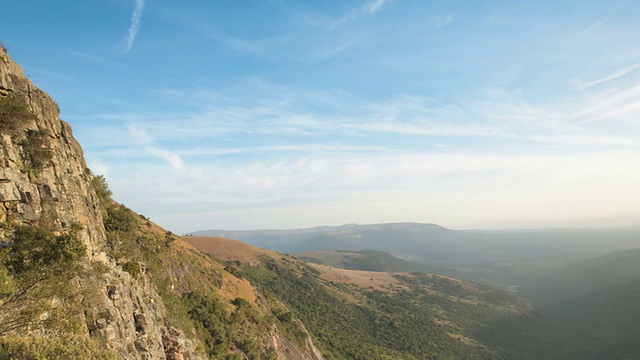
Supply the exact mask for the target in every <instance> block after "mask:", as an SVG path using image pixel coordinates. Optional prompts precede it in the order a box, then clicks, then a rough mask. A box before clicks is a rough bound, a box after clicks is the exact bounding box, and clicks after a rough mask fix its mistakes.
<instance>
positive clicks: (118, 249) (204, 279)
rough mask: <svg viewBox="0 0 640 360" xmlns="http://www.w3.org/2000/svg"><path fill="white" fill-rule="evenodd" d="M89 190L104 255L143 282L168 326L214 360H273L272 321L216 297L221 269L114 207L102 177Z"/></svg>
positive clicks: (239, 301) (165, 233) (143, 219)
mask: <svg viewBox="0 0 640 360" xmlns="http://www.w3.org/2000/svg"><path fill="white" fill-rule="evenodd" d="M91 184H92V188H93V189H94V191H95V192H96V194H97V196H98V198H99V199H100V200H101V203H102V208H103V214H104V217H103V221H104V227H105V230H106V234H107V253H108V254H109V255H110V256H112V257H113V258H115V259H116V261H118V262H119V263H120V264H122V269H123V270H124V271H126V272H128V273H129V274H131V276H132V277H133V278H134V279H136V278H139V277H141V276H143V274H145V275H146V276H149V278H150V279H151V280H152V282H153V283H154V285H155V287H156V288H157V290H158V293H159V294H160V296H161V297H162V299H163V302H164V304H165V306H166V308H167V312H168V315H169V319H168V321H169V323H170V325H172V326H175V327H177V328H180V329H182V330H183V332H184V333H189V334H193V333H194V331H195V333H196V334H197V335H198V339H200V341H201V342H202V343H201V344H202V345H203V347H204V349H202V350H204V352H206V353H207V354H208V355H209V356H210V357H212V358H215V359H229V360H233V359H238V360H239V359H264V360H272V359H273V360H275V359H277V356H276V353H275V351H274V350H273V349H272V348H271V345H270V343H269V342H268V336H269V330H270V327H271V325H272V324H273V323H274V322H275V321H276V320H275V318H273V317H272V316H269V315H266V314H265V313H263V312H262V311H261V310H259V308H258V307H256V306H255V305H252V304H250V303H249V302H247V301H246V300H244V299H241V298H236V299H235V300H233V301H231V302H230V301H228V300H225V299H223V298H222V297H221V296H219V295H217V294H216V293H217V290H219V288H220V286H221V285H222V275H221V271H222V270H221V269H222V265H221V264H217V263H214V260H212V259H211V258H209V257H207V256H205V255H203V254H201V253H199V252H196V251H194V250H190V249H186V248H184V247H181V246H180V245H179V243H177V242H176V241H175V240H176V239H177V238H178V237H177V236H176V235H174V234H173V233H171V232H169V231H164V230H162V229H160V228H157V227H155V226H154V225H153V224H152V223H151V222H150V221H149V220H148V219H147V218H146V217H143V216H140V215H138V214H136V213H134V212H133V211H131V210H129V209H128V208H126V207H125V206H124V205H121V204H118V203H116V202H114V201H113V200H112V199H111V191H110V190H109V188H108V184H107V181H106V179H105V178H104V177H103V176H96V177H94V178H93V180H92V182H91ZM216 267H218V268H220V270H216Z"/></svg>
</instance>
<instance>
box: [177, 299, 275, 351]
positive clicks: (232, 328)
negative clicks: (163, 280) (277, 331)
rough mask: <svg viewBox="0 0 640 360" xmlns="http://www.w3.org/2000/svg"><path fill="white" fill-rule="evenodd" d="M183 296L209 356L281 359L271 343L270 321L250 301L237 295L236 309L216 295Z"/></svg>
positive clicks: (234, 304) (233, 303) (234, 302)
mask: <svg viewBox="0 0 640 360" xmlns="http://www.w3.org/2000/svg"><path fill="white" fill-rule="evenodd" d="M183 298H184V300H185V301H186V303H187V304H188V308H189V316H190V317H191V319H193V320H194V322H195V323H196V324H197V329H198V332H199V333H200V334H201V336H200V338H201V339H204V341H205V344H206V346H207V353H208V355H209V356H211V357H213V358H215V359H229V360H231V359H236V358H238V359H240V358H249V359H264V360H276V359H277V358H278V357H277V355H276V353H275V351H274V350H273V349H272V348H271V347H268V346H267V342H268V340H269V339H268V333H269V331H268V329H269V324H270V322H269V321H268V319H267V318H266V317H265V315H263V314H261V313H260V312H259V311H258V310H257V309H256V308H255V307H254V306H252V305H251V304H250V303H248V302H247V301H246V300H244V299H241V298H236V299H235V300H233V301H232V303H231V304H232V305H233V307H235V309H230V308H229V304H228V303H226V302H224V301H222V300H221V299H220V298H219V297H217V296H216V295H215V294H209V295H201V294H197V293H187V294H185V295H184V297H183ZM240 354H242V355H243V356H240Z"/></svg>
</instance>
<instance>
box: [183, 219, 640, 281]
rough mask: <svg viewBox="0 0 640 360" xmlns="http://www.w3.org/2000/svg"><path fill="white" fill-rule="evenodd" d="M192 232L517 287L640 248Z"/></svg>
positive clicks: (601, 232) (429, 234) (631, 233)
mask: <svg viewBox="0 0 640 360" xmlns="http://www.w3.org/2000/svg"><path fill="white" fill-rule="evenodd" d="M192 234H194V235H197V234H200V235H207V236H209V235H211V236H222V237H227V238H232V239H237V240H241V241H244V242H247V243H249V244H252V245H255V246H259V247H262V248H266V249H271V250H275V251H279V252H284V253H289V254H292V253H302V252H309V251H324V250H341V251H351V252H358V251H366V250H376V251H383V252H386V253H388V254H391V255H393V256H395V257H398V258H401V259H405V260H410V261H414V262H420V263H424V264H428V265H429V266H434V267H438V268H440V269H445V270H443V271H444V273H445V274H448V275H453V276H456V277H462V278H466V279H471V280H477V281H482V282H485V283H488V284H492V285H497V286H509V285H519V284H520V282H521V279H520V278H521V277H523V276H527V275H528V274H530V273H532V272H538V271H542V270H544V269H548V268H550V267H556V266H560V265H562V264H567V263H570V262H574V261H580V260H585V259H589V258H593V257H596V256H600V255H604V254H607V253H610V252H614V251H617V250H623V249H630V248H636V247H640V229H639V228H622V229H541V230H518V231H515V230H509V231H506V230H505V231H485V230H464V231H461V230H451V229H447V228H444V227H442V226H439V225H435V224H421V223H392V224H371V225H355V224H348V225H343V226H337V227H331V226H324V227H317V228H310V229H297V230H256V231H223V230H207V231H198V232H194V233H192Z"/></svg>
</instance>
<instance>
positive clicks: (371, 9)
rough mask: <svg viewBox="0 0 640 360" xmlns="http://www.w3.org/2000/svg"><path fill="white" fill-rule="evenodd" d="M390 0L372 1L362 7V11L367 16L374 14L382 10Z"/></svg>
mask: <svg viewBox="0 0 640 360" xmlns="http://www.w3.org/2000/svg"><path fill="white" fill-rule="evenodd" d="M389 1H390V0H373V1H369V2H367V3H365V4H364V5H362V11H364V12H366V13H368V14H375V13H377V12H378V11H380V10H381V9H382V7H383V6H385V4H387V3H389Z"/></svg>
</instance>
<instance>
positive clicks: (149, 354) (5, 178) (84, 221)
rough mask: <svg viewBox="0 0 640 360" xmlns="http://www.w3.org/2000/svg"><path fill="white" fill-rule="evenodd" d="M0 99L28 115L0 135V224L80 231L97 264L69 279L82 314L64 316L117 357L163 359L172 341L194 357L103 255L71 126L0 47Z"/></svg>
mask: <svg viewBox="0 0 640 360" xmlns="http://www.w3.org/2000/svg"><path fill="white" fill-rule="evenodd" d="M0 96H2V97H15V98H18V99H20V98H23V99H24V100H25V101H26V104H27V105H28V108H29V111H30V112H31V113H32V114H33V117H32V118H31V119H28V120H27V121H25V122H23V123H21V124H18V125H17V129H16V131H14V133H13V134H7V133H3V134H2V152H1V153H0V201H2V205H1V206H0V221H2V222H3V223H5V224H10V225H21V224H22V225H37V226H43V227H46V228H48V229H50V230H52V231H54V233H56V234H64V233H68V232H69V231H71V228H75V229H79V230H77V232H76V233H77V234H78V236H79V237H80V239H81V240H82V242H83V243H84V245H85V247H86V249H87V257H86V260H87V264H92V265H93V266H95V264H96V263H99V264H101V265H103V266H102V267H101V269H102V271H101V274H99V276H81V277H78V278H75V279H74V281H75V282H76V284H75V286H76V287H77V289H78V290H79V296H78V298H77V299H76V300H77V301H80V302H81V303H82V305H83V306H82V310H83V313H84V314H69V315H70V316H74V315H79V316H82V315H84V317H85V321H86V324H87V334H89V335H90V336H91V337H94V338H97V339H100V340H103V341H104V342H105V343H106V345H107V346H108V347H109V348H111V349H113V350H115V351H116V352H117V353H118V354H119V357H121V358H123V359H161V358H165V347H166V346H167V343H168V342H171V341H174V340H175V341H178V342H179V343H180V344H181V347H182V349H181V354H182V355H181V356H184V355H186V356H184V358H194V359H195V358H198V357H197V356H195V355H193V351H191V349H189V348H188V346H187V345H188V341H186V340H185V339H173V338H176V337H177V336H176V334H178V332H177V331H175V329H171V328H169V327H166V326H165V321H164V318H165V317H166V314H165V309H164V306H163V304H162V299H161V298H160V296H159V295H158V294H157V292H156V290H155V288H154V287H153V286H152V284H151V283H150V281H149V279H148V278H146V277H141V278H140V279H137V280H134V279H132V277H131V275H130V274H129V273H127V272H125V271H123V270H122V268H121V267H120V266H118V265H117V264H116V263H115V262H114V261H113V260H112V259H110V258H109V257H108V256H107V254H106V252H105V240H106V236H105V228H104V226H103V216H102V213H101V210H100V209H101V205H100V202H99V199H98V198H97V196H96V194H95V191H94V190H93V189H92V186H91V181H92V178H93V174H92V173H91V171H90V170H89V168H88V167H87V164H86V162H85V160H84V157H83V152H82V148H81V147H80V144H79V143H78V142H77V141H76V139H75V138H74V137H73V135H72V132H71V127H70V126H69V125H68V124H67V123H65V122H63V121H61V120H60V118H59V113H60V112H59V109H58V105H57V104H56V103H55V102H54V101H53V100H52V99H51V98H50V97H49V96H48V95H47V94H46V93H44V92H43V91H41V90H40V89H38V88H37V87H35V86H34V85H33V84H32V83H31V81H29V80H28V79H26V78H25V76H24V74H23V71H22V69H21V67H20V66H19V65H17V64H16V63H14V62H13V61H12V60H11V59H10V58H9V56H8V55H7V54H6V52H5V51H4V49H0ZM29 134H40V135H41V138H42V140H43V141H42V143H41V144H40V148H42V149H43V150H46V151H47V152H48V153H49V156H48V158H50V159H49V160H47V161H45V163H44V164H43V165H42V166H41V168H39V169H30V168H29V166H30V164H29V159H28V154H26V153H25V152H26V150H25V145H24V144H25V139H26V138H27V137H28V136H29ZM7 228H8V227H7V226H4V227H3V228H2V229H3V230H2V233H0V236H2V238H7V236H8V234H6V233H5V232H6V229H7ZM178 337H179V336H178ZM163 339H164V343H165V344H164V345H163Z"/></svg>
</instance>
